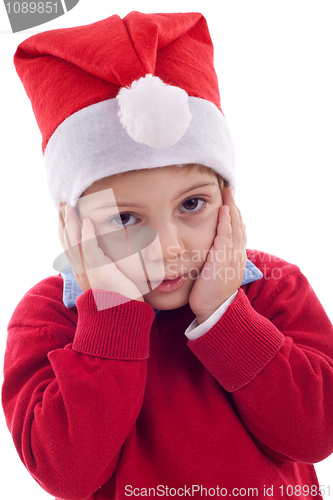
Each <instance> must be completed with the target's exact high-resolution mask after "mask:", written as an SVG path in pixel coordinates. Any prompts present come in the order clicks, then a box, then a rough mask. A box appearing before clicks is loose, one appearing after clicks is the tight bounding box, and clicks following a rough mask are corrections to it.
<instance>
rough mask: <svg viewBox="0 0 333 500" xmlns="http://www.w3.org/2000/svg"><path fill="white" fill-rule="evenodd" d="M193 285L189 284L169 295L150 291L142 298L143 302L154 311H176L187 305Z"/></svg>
mask: <svg viewBox="0 0 333 500" xmlns="http://www.w3.org/2000/svg"><path fill="white" fill-rule="evenodd" d="M193 284H194V283H189V285H190V286H184V287H182V288H180V289H178V290H175V291H174V292H169V293H163V292H158V291H157V290H152V291H151V292H149V293H147V294H145V295H144V296H143V298H144V300H145V302H147V304H149V305H150V306H152V307H153V308H154V309H160V310H161V311H168V310H170V309H178V308H179V307H183V306H185V304H187V303H188V301H189V296H190V291H191V288H192V286H193ZM184 285H185V284H184Z"/></svg>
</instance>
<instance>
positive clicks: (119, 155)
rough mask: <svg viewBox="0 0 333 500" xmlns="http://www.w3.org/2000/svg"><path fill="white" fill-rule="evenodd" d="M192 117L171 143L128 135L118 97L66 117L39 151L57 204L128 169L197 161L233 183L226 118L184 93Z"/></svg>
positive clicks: (214, 109)
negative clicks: (147, 141)
mask: <svg viewBox="0 0 333 500" xmlns="http://www.w3.org/2000/svg"><path fill="white" fill-rule="evenodd" d="M188 106H189V111H190V113H191V115H192V119H191V121H190V123H189V126H188V128H187V129H186V132H185V133H184V135H183V136H182V137H181V138H180V139H179V140H178V142H176V143H175V144H174V145H173V146H170V147H166V148H162V149H160V148H155V147H150V146H147V145H146V144H142V143H138V142H136V141H135V140H133V139H132V138H131V137H130V136H129V135H128V133H127V132H126V131H125V130H124V128H123V126H122V125H121V123H120V121H119V118H118V116H117V115H118V112H119V105H118V102H117V99H109V100H106V101H101V102H99V103H97V104H93V105H91V106H87V107H85V108H82V109H80V110H79V111H77V112H76V113H74V114H73V115H71V116H70V117H68V118H66V120H64V121H63V122H62V123H61V124H60V125H59V127H58V128H57V129H56V131H55V132H54V134H53V135H52V136H51V138H50V140H49V142H48V144H47V146H46V148H45V152H44V158H45V163H46V175H47V182H48V187H49V190H50V192H51V196H52V199H53V202H54V204H55V207H56V209H57V210H58V205H59V202H60V201H63V202H64V203H68V202H74V201H75V200H76V199H77V198H79V196H80V195H81V194H82V193H83V191H85V190H86V189H87V188H88V187H89V186H90V185H91V184H93V182H95V181H96V180H98V179H101V178H103V177H107V176H109V175H113V174H116V173H120V172H128V171H130V170H138V169H145V168H156V167H165V166H167V165H179V164H186V163H199V164H202V165H205V166H206V167H210V168H212V169H213V170H215V171H216V172H218V173H219V174H221V175H222V177H224V178H225V179H226V180H227V181H228V182H229V184H230V185H231V187H233V188H235V154H234V146H233V142H232V138H231V134H230V131H229V127H228V125H227V122H226V120H225V118H224V116H223V114H222V113H221V111H220V110H219V109H218V108H217V107H216V106H215V105H214V104H213V103H211V102H210V101H207V100H205V99H201V98H198V97H188Z"/></svg>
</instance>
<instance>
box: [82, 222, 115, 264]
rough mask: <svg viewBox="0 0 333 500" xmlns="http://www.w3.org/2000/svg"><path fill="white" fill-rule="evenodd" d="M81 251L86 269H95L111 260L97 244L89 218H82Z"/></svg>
mask: <svg viewBox="0 0 333 500" xmlns="http://www.w3.org/2000/svg"><path fill="white" fill-rule="evenodd" d="M82 252H83V256H84V259H85V261H86V262H87V266H88V267H87V269H89V270H90V269H95V268H97V267H100V266H104V265H105V264H110V263H111V260H110V259H109V258H108V257H107V256H106V255H105V254H104V252H103V250H102V249H101V248H100V247H99V246H98V242H97V238H96V235H95V228H94V224H93V222H92V220H91V219H88V218H86V219H84V220H83V226H82Z"/></svg>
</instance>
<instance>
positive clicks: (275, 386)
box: [3, 12, 333, 500]
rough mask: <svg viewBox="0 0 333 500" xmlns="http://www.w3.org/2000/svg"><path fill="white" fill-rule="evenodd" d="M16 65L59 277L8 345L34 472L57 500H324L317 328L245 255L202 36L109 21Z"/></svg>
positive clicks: (328, 415)
mask: <svg viewBox="0 0 333 500" xmlns="http://www.w3.org/2000/svg"><path fill="white" fill-rule="evenodd" d="M15 62H16V67H17V70H18V72H19V74H20V76H21V78H22V80H23V82H24V85H25V87H26V90H27V93H28V95H29V97H30V98H31V100H32V103H33V107H34V111H35V114H36V118H37V120H38V123H39V126H40V128H41V131H42V134H43V149H44V156H45V161H46V168H47V175H48V179H49V186H50V191H51V195H52V197H53V200H54V203H55V206H56V207H58V204H61V211H60V212H61V214H60V225H59V233H60V238H61V241H62V243H63V246H64V249H65V250H66V254H67V257H68V259H69V261H70V264H71V266H72V270H73V274H70V273H66V272H62V273H61V274H60V275H58V276H51V277H49V278H47V279H45V280H43V281H42V282H40V283H38V284H37V285H36V286H35V287H33V288H32V289H31V290H30V291H29V292H28V293H27V294H26V295H25V296H24V297H23V299H22V301H21V302H20V303H19V305H18V306H17V308H16V310H15V312H14V314H13V316H12V319H11V321H10V324H9V326H8V330H9V334H8V343H7V351H6V359H5V381H4V386H3V406H4V410H5V414H6V418H7V422H8V425H9V428H10V430H11V432H12V435H13V439H14V442H15V445H16V447H17V450H18V452H19V454H20V457H21V459H22V461H23V463H24V464H25V466H26V467H27V468H28V470H29V472H30V473H31V474H32V475H33V477H34V478H35V479H36V480H37V481H38V482H39V484H40V485H41V486H42V487H43V488H44V489H45V490H46V491H48V492H49V493H50V494H52V495H54V496H56V497H57V498H58V499H68V500H69V499H77V500H83V499H86V500H87V499H91V500H92V499H94V500H99V499H113V498H119V499H120V498H127V497H130V496H174V497H177V498H180V497H183V496H196V497H200V496H201V497H207V496H209V497H212V498H217V497H220V496H243V497H245V498H250V497H253V496H256V497H257V498H266V497H268V496H274V497H283V496H288V497H290V498H308V497H309V496H311V497H320V492H319V486H318V482H317V479H316V475H315V471H314V468H313V466H312V465H311V464H312V463H314V462H316V461H320V460H323V459H324V458H326V457H327V456H328V455H329V454H331V453H332V451H333V432H332V430H333V414H332V411H331V408H330V406H331V398H332V396H333V371H332V365H333V335H332V333H333V330H332V325H331V323H330V322H329V320H328V318H327V316H326V314H325V312H324V310H323V308H322V306H321V305H320V303H319V301H318V299H317V297H316V296H315V294H314V292H313V290H312V289H311V287H310V285H309V283H308V281H307V280H306V278H305V277H304V276H303V275H302V274H301V272H300V270H299V269H298V268H297V267H296V266H294V265H292V264H289V263H287V262H285V261H283V260H281V259H277V258H273V257H272V256H270V255H268V254H264V253H262V252H254V251H253V252H251V251H248V252H247V253H246V250H245V248H246V234H245V227H244V224H243V222H242V218H241V215H240V213H239V211H238V209H237V207H236V206H235V203H234V199H233V196H232V192H231V188H232V187H234V185H235V179H234V154H233V147H232V142H231V138H230V134H229V131H228V128H227V125H226V122H225V119H224V116H223V114H222V112H221V109H220V103H219V93H218V86H217V79H216V75H215V72H214V68H213V51H212V44H211V40H210V37H209V33H208V28H207V25H206V22H205V20H204V18H203V17H202V16H201V15H200V14H193V13H191V14H154V15H145V14H140V13H136V12H134V13H131V14H129V15H128V16H126V18H124V19H123V20H121V19H120V18H119V17H118V16H112V17H111V18H108V19H105V20H103V21H100V22H99V23H94V24H92V25H89V26H83V27H79V28H71V29H66V30H55V31H53V32H48V33H47V32H46V33H42V34H40V35H37V36H35V37H32V38H30V39H28V40H26V41H25V42H23V43H22V44H21V45H20V47H19V48H18V51H17V53H16V58H15ZM118 174H120V175H118ZM221 178H222V179H223V180H221ZM226 186H227V187H226ZM228 186H231V188H230V187H228ZM105 193H107V200H110V199H111V200H112V202H113V203H109V205H107V206H106V205H105V203H104V202H105V201H107V200H105ZM94 195H98V196H94ZM75 200H77V206H76V210H75V209H74V207H73V206H71V203H73V201H75ZM100 201H103V204H102V205H103V206H99V207H98V206H96V205H95V204H96V202H100ZM69 202H71V203H69ZM63 204H65V205H66V207H67V211H66V212H67V213H64V210H63V208H64V207H63ZM84 221H86V223H85V224H83V222H84ZM62 222H63V223H64V224H62ZM81 224H82V226H81ZM145 227H148V228H152V229H153V230H154V231H155V232H156V234H157V235H158V238H156V239H155V240H154V241H153V242H150V244H148V245H146V246H142V248H140V247H139V248H138V249H137V252H133V253H134V255H131V253H132V252H130V251H129V258H130V259H132V260H131V261H127V262H130V264H129V265H126V263H125V264H124V262H122V259H119V261H118V260H117V259H113V258H112V257H113V254H112V251H113V246H112V244H113V243H114V241H115V240H114V239H113V238H114V237H115V235H114V234H113V233H117V232H119V234H124V233H125V235H126V234H127V236H128V240H126V241H128V242H129V250H130V249H131V248H132V249H133V243H135V242H134V239H135V230H136V229H138V230H140V231H142V230H143V228H145ZM131 229H133V231H132V232H131ZM121 232H124V233H121ZM104 235H107V236H108V235H111V236H112V239H111V238H110V239H109V243H110V242H111V245H109V246H107V245H106V246H105V247H104V248H105V251H103V249H102V247H101V245H102V242H103V238H102V237H103V236H104ZM105 241H106V240H105ZM141 250H142V255H141V257H140V255H137V254H139V252H140V251H141ZM247 258H248V260H247ZM133 259H136V262H137V265H134V266H132V263H133V262H134V260H133ZM125 260H126V259H124V261H125ZM251 262H252V263H251ZM143 264H144V265H143ZM161 264H162V265H161ZM260 269H261V270H265V275H264V276H263V275H262V272H260ZM142 270H143V274H144V280H143V279H142V272H141V271H142ZM161 270H162V271H163V275H161ZM140 272H141V277H140V275H139V274H140ZM73 277H74V278H75V282H74V280H73ZM161 280H163V281H161ZM75 283H76V286H75ZM77 285H79V286H80V290H78V287H77ZM145 285H148V291H145V289H144V288H145Z"/></svg>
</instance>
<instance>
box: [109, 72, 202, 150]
mask: <svg viewBox="0 0 333 500" xmlns="http://www.w3.org/2000/svg"><path fill="white" fill-rule="evenodd" d="M117 100H118V103H119V107H120V110H119V112H118V117H119V119H120V123H121V124H122V126H123V127H124V129H125V130H126V131H127V133H128V135H129V136H130V137H131V138H132V139H134V141H136V142H140V143H143V144H146V145H147V146H150V147H152V148H167V147H169V146H173V145H174V144H176V143H177V142H178V141H179V139H180V138H181V137H182V136H183V135H184V134H185V132H186V130H187V128H188V126H189V123H190V121H191V118H192V115H191V113H190V110H189V107H188V95H187V93H186V92H185V90H183V89H181V88H179V87H173V86H171V85H166V84H165V83H164V82H163V81H162V80H161V79H160V78H158V77H157V76H153V75H149V74H148V75H146V76H145V77H142V78H140V79H139V80H136V81H135V82H133V83H132V85H131V86H130V87H129V88H122V89H121V90H120V91H119V94H118V95H117Z"/></svg>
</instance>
